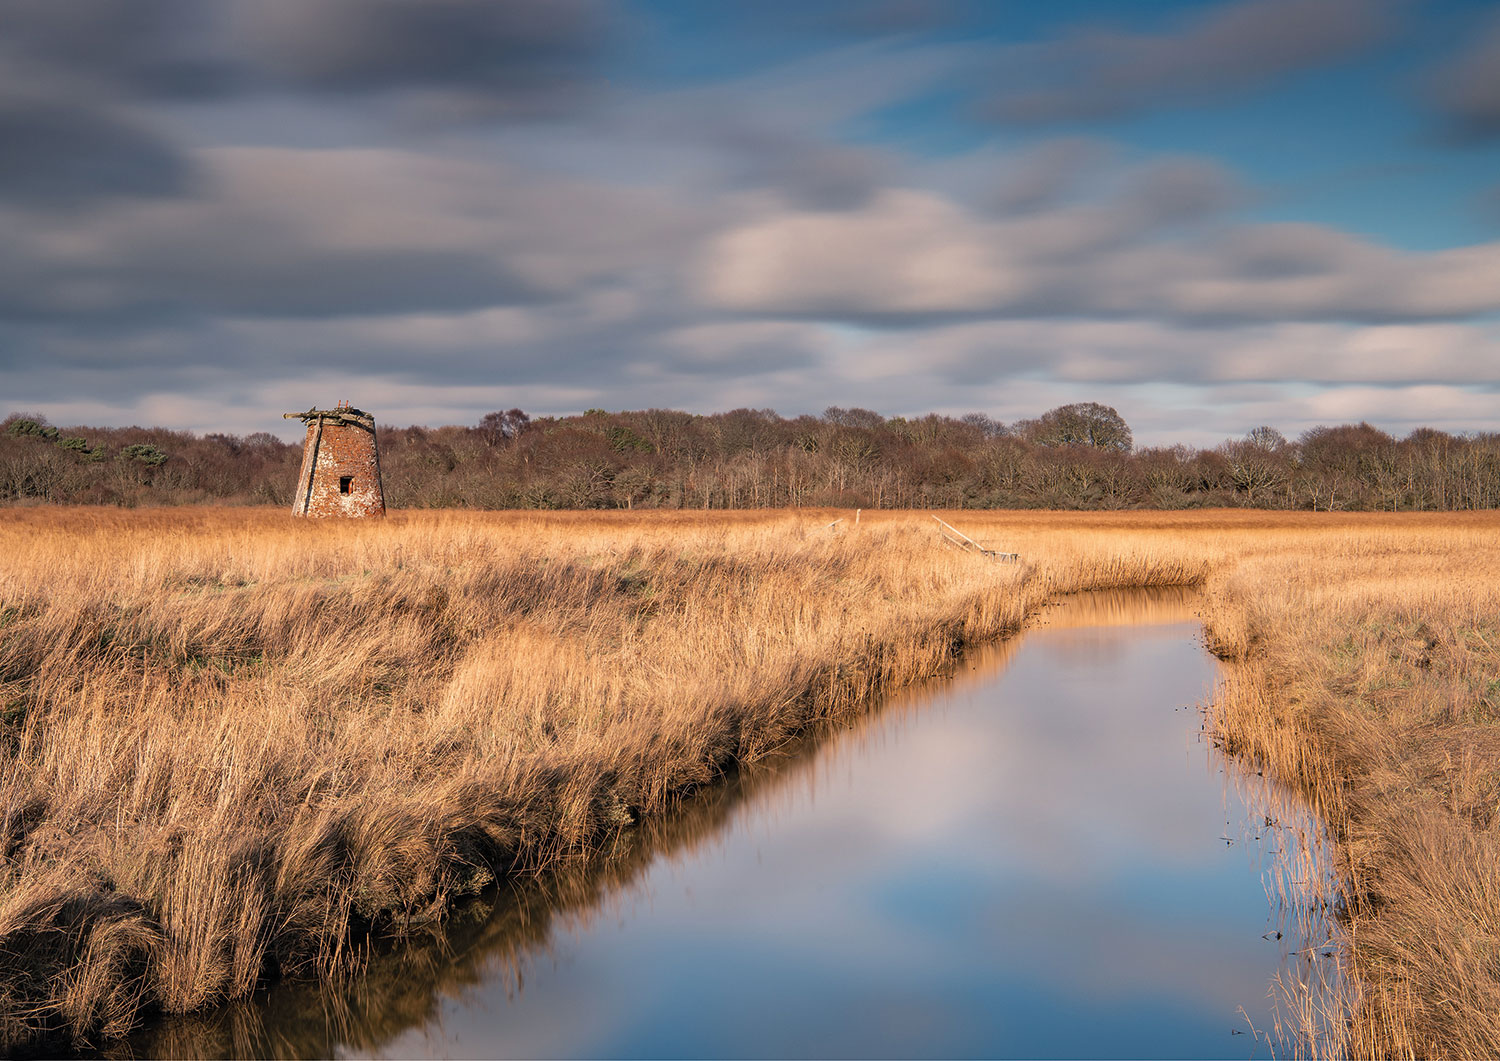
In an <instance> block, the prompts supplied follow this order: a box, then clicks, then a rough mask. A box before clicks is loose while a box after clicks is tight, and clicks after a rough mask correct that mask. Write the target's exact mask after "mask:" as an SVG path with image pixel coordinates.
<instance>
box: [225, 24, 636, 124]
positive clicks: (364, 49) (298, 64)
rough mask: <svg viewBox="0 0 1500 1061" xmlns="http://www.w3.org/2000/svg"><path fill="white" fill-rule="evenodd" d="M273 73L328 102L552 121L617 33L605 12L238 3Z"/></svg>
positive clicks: (256, 49)
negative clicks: (429, 102) (376, 95)
mask: <svg viewBox="0 0 1500 1061" xmlns="http://www.w3.org/2000/svg"><path fill="white" fill-rule="evenodd" d="M235 15H236V22H237V25H238V26H239V27H240V28H241V30H242V32H243V33H244V34H245V39H246V40H247V41H248V43H249V45H250V48H251V49H252V51H253V54H254V56H255V58H256V59H257V60H258V61H259V63H261V64H263V67H264V69H265V71H266V72H268V73H269V74H270V75H271V76H273V77H275V78H278V79H280V80H282V81H284V82H285V83H287V84H288V85H290V86H293V87H296V88H300V89H306V90H312V91H321V92H334V93H371V92H387V91H397V90H423V91H431V92H437V93H445V94H451V95H452V96H453V97H454V98H455V99H456V100H458V101H459V102H461V103H462V104H464V105H467V106H469V107H471V108H473V109H475V110H483V111H485V112H488V113H500V114H517V113H522V114H529V113H537V112H542V113H546V112H550V111H552V110H555V109H556V107H557V106H558V105H559V102H560V101H561V100H562V99H564V98H567V97H568V96H569V95H570V94H571V93H573V92H575V91H576V90H577V89H579V88H580V87H581V86H582V85H584V84H585V83H586V82H589V81H591V80H592V79H593V77H594V76H595V74H596V72H597V69H596V67H597V63H598V62H599V60H600V59H601V57H602V55H603V52H604V45H605V42H606V39H607V37H608V33H609V30H610V18H609V14H608V9H607V8H606V7H605V6H604V4H603V3H602V2H597V0H508V2H506V3H493V2H490V0H239V2H238V4H237V7H236V12H235Z"/></svg>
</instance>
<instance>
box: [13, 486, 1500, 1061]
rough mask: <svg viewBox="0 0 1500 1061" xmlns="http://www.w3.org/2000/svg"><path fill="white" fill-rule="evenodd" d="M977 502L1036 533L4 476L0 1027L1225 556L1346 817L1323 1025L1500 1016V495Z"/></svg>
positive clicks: (381, 930) (1344, 1047)
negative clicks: (471, 505) (1173, 502)
mask: <svg viewBox="0 0 1500 1061" xmlns="http://www.w3.org/2000/svg"><path fill="white" fill-rule="evenodd" d="M945 516H946V518H949V519H951V520H952V521H953V522H954V523H956V524H958V525H960V527H961V528H962V529H963V530H964V531H965V532H966V533H968V534H969V535H971V536H972V537H974V538H975V539H978V540H979V541H980V542H981V543H982V544H984V545H986V546H988V547H991V548H996V549H1000V550H1003V551H1007V552H1015V553H1018V554H1020V557H1021V561H1020V562H1019V563H1014V564H1003V563H997V562H994V561H992V560H990V559H987V558H983V557H980V556H977V555H976V554H974V553H972V552H968V551H964V550H961V549H957V548H953V547H950V546H947V545H945V544H944V543H943V541H942V539H941V537H940V536H939V534H938V531H937V526H936V524H935V523H934V522H933V520H932V518H931V514H930V513H925V512H876V513H869V512H866V513H863V514H861V516H860V517H859V520H858V522H856V521H855V518H854V513H852V512H840V511H832V510H827V511H825V510H789V511H755V512H701V513H697V512H652V513H624V512H621V513H611V514H598V513H579V512H575V513H547V514H537V513H524V514H523V513H514V512H489V513H485V512H462V513H460V512H399V513H396V514H393V515H392V516H390V517H389V518H387V519H385V520H381V521H369V522H332V521H330V522H306V521H295V520H292V519H290V518H289V517H287V516H286V514H285V513H284V512H282V511H279V510H271V509H259V508H257V509H248V508H247V509H219V508H195V509H141V510H129V511H127V510H116V509H98V508H56V507H48V508H23V509H9V510H5V511H3V512H0V557H3V559H0V707H3V722H0V727H3V730H0V734H3V742H0V852H3V855H4V863H3V874H4V877H3V884H0V1044H3V1046H4V1047H5V1048H7V1049H9V1050H19V1049H24V1048H28V1047H36V1046H38V1045H40V1046H42V1047H43V1048H47V1046H48V1045H52V1046H55V1045H57V1044H66V1043H68V1042H72V1043H75V1044H77V1045H80V1046H84V1045H93V1046H97V1045H100V1044H103V1043H106V1042H107V1041H108V1040H110V1039H112V1038H114V1037H117V1036H119V1035H121V1034H123V1033H125V1032H127V1031H129V1030H131V1029H132V1028H135V1027H137V1026H139V1025H140V1024H142V1023H144V1022H148V1021H151V1020H154V1019H155V1018H157V1017H158V1016H160V1015H164V1014H174V1013H185V1012H189V1011H193V1010H198V1009H201V1008H203V1007H207V1006H211V1005H214V1004H216V1003H220V1002H223V1001H226V1000H231V999H236V998H242V997H245V996H247V995H249V994H250V993H251V992H252V991H254V990H255V989H256V988H257V986H259V985H262V984H264V983H266V982H268V981H271V980H275V979H281V978H297V977H309V978H312V977H320V976H333V975H338V974H340V973H341V971H342V970H345V969H347V968H348V967H349V965H350V964H351V963H355V962H357V961H358V960H359V956H360V955H361V954H362V953H363V949H362V948H363V945H364V942H365V941H367V940H368V939H370V938H372V937H384V936H400V935H401V934H402V933H405V932H409V931H411V930H412V929H413V928H414V927H416V926H419V925H425V924H429V923H431V922H432V921H433V920H435V919H438V918H441V917H442V916H443V914H444V912H445V911H446V910H448V909H449V908H450V907H451V905H452V903H453V902H454V901H455V900H457V899H459V898H461V897H463V896H467V895H471V894H474V893H476V892H479V891H481V890H483V889H484V888H486V886H488V885H489V884H491V883H492V882H494V881H496V880H498V879H503V878H505V877H507V876H514V875H517V874H532V873H537V872H540V873H541V874H543V875H545V874H547V873H549V872H551V871H552V868H553V867H558V866H576V865H578V864H580V863H583V862H586V861H588V860H590V859H601V858H606V857H608V855H607V851H608V850H609V848H610V844H609V841H610V840H611V838H614V837H617V836H618V835H619V834H620V833H621V831H622V830H631V829H637V828H641V827H643V826H647V825H651V824H652V823H655V822H658V821H659V820H661V819H662V818H664V817H669V816H671V815H673V814H678V813H681V811H680V808H679V804H681V802H682V801H683V799H684V797H686V796H689V795H690V794H691V793H693V792H694V791H695V790H697V789H701V788H703V787H704V786H712V785H714V784H715V783H716V782H717V781H719V780H720V779H722V778H723V777H725V776H726V775H727V774H730V773H732V772H734V771H735V770H736V769H737V768H739V767H741V766H744V765H747V764H751V763H756V762H758V761H761V760H765V759H768V758H771V757H774V756H775V755H776V754H777V753H778V751H779V750H780V749H781V748H783V747H784V746H785V745H786V744H787V742H788V741H789V740H791V739H792V738H793V737H794V736H795V735H796V734H798V733H799V732H801V731H804V730H806V729H808V728H809V727H811V726H813V725H814V724H817V723H821V722H825V721H832V722H835V723H837V722H839V721H840V720H846V719H849V718H852V717H853V716H855V715H856V714H859V713H861V712H863V711H865V710H867V709H868V708H869V707H871V706H872V705H873V704H874V703H875V702H876V700H877V699H878V698H879V697H881V696H882V695H883V694H885V693H887V692H889V691H890V690H892V689H894V688H896V687H899V686H902V685H906V684H909V683H911V682H913V681H915V680H917V679H919V678H923V677H926V676H930V675H933V674H937V673H940V672H941V671H943V669H944V668H945V667H947V666H949V665H950V664H951V661H952V660H953V658H954V656H955V654H956V653H959V652H961V651H963V650H964V649H965V647H966V646H970V645H976V644H978V643H980V642H985V641H992V640H995V639H999V638H1004V637H1006V636H1009V635H1011V634H1013V633H1015V632H1016V631H1018V630H1019V629H1020V628H1021V627H1022V625H1023V624H1024V623H1025V622H1026V620H1027V617H1028V616H1029V615H1031V614H1033V613H1034V612H1036V610H1037V609H1038V608H1040V607H1041V606H1042V605H1043V604H1044V603H1045V602H1046V601H1048V600H1050V599H1053V598H1056V597H1059V596H1061V595H1064V594H1068V593H1072V592H1075V591H1080V590H1094V589H1112V588H1124V587H1168V586H1193V587H1197V588H1198V590H1199V592H1200V596H1199V598H1198V600H1199V608H1200V611H1201V618H1202V622H1203V625H1204V631H1205V639H1206V641H1207V643H1208V644H1209V646H1210V647H1211V649H1212V650H1213V651H1214V652H1215V654H1216V655H1218V656H1220V657H1221V658H1222V659H1223V660H1225V661H1226V665H1227V673H1228V676H1229V680H1228V681H1227V682H1226V683H1225V684H1224V685H1223V686H1222V687H1221V690H1220V694H1219V696H1218V697H1217V699H1216V701H1215V703H1214V704H1212V705H1211V707H1210V709H1209V725H1210V727H1211V731H1212V734H1213V738H1214V740H1215V741H1216V742H1217V743H1218V744H1219V745H1221V746H1222V747H1223V748H1224V749H1226V750H1227V751H1228V752H1229V753H1230V754H1232V755H1235V756H1238V757H1240V758H1241V759H1242V760H1244V761H1246V762H1249V763H1252V764H1255V765H1256V766H1257V767H1258V768H1259V769H1263V770H1265V771H1266V772H1267V773H1268V774H1270V775H1272V776H1274V777H1277V778H1279V779H1281V780H1282V781H1284V782H1285V783H1287V784H1288V785H1290V786H1292V787H1294V788H1295V789H1297V790H1299V791H1300V792H1301V793H1302V794H1303V795H1304V796H1305V797H1306V798H1307V800H1308V801H1310V803H1311V805H1312V806H1314V807H1316V808H1317V810H1318V811H1319V813H1321V814H1322V815H1323V817H1324V819H1325V820H1326V822H1327V824H1328V827H1329V829H1330V831H1331V833H1332V835H1334V836H1335V837H1336V838H1337V840H1338V845H1337V854H1336V861H1337V866H1336V867H1335V869H1336V876H1337V879H1338V881H1339V884H1338V888H1339V895H1338V896H1337V897H1336V898H1337V899H1338V900H1339V907H1338V908H1339V910H1340V911H1341V916H1342V918H1343V919H1344V921H1345V931H1344V933H1343V936H1344V939H1345V941H1346V942H1345V950H1346V953H1345V954H1343V955H1342V962H1343V967H1344V969H1345V972H1346V976H1345V977H1344V978H1343V983H1344V997H1342V998H1340V999H1339V1000H1337V1006H1338V1007H1340V1008H1339V1010H1338V1012H1337V1013H1335V1014H1334V1015H1333V1016H1334V1019H1333V1020H1332V1022H1331V1027H1332V1028H1333V1031H1334V1039H1333V1040H1332V1041H1330V1040H1328V1039H1326V1038H1325V1039H1323V1040H1321V1041H1319V1042H1316V1043H1311V1044H1309V1048H1310V1049H1315V1050H1316V1051H1318V1052H1323V1053H1329V1054H1337V1053H1350V1054H1354V1055H1359V1056H1395V1055H1401V1056H1406V1055H1417V1056H1432V1055H1439V1054H1441V1055H1454V1056H1494V1055H1496V1054H1497V1053H1500V1017H1497V1016H1496V1015H1497V1014H1500V950H1497V944H1496V940H1497V938H1500V932H1497V926H1500V832H1497V830H1500V821H1497V812H1500V736H1497V732H1500V731H1497V728H1496V723H1497V719H1500V654H1497V647H1496V646H1497V645H1500V607H1497V605H1500V537H1497V532H1500V515H1496V514H1492V513H1464V514H1453V513H1445V514H1400V515H1393V514H1348V513H1337V514H1324V513H1284V512H1264V511H1245V510H1215V511H1194V512H1124V513H1058V512H1009V511H987V512H973V511H970V512H964V513H962V514H951V515H948V514H945ZM835 520H839V522H837V523H834V522H833V521H835ZM830 524H832V526H830ZM1319 1016H1326V1015H1308V1021H1309V1025H1311V1024H1313V1023H1317V1020H1316V1019H1315V1018H1317V1017H1319ZM1346 1018H1347V1019H1346ZM1325 1023H1327V1022H1325Z"/></svg>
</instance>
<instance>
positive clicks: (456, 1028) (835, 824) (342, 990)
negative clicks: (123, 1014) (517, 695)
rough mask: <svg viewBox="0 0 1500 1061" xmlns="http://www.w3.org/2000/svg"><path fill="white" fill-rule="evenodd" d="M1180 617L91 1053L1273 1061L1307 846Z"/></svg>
mask: <svg viewBox="0 0 1500 1061" xmlns="http://www.w3.org/2000/svg"><path fill="white" fill-rule="evenodd" d="M1196 604H1197V600H1196V597H1195V596H1194V595H1193V594H1191V593H1190V592H1188V591H1137V592H1110V593H1100V594H1082V595H1078V596H1075V597H1070V598H1066V599H1064V600H1063V601H1061V602H1059V603H1058V604H1057V605H1056V606H1053V607H1050V608H1048V609H1047V610H1046V611H1045V612H1044V614H1043V615H1042V616H1040V617H1039V618H1038V620H1037V621H1036V622H1035V623H1034V624H1033V625H1032V626H1031V627H1030V628H1029V629H1028V630H1027V632H1026V633H1024V634H1023V635H1022V636H1020V637H1017V638H1015V639H1012V640H1010V641H1007V642H1003V643H1000V644H997V645H992V646H988V647H986V648H983V649H980V650H978V651H976V652H973V653H971V654H970V655H968V656H966V657H965V658H964V659H963V660H962V661H961V662H960V663H959V664H958V665H956V667H955V669H954V671H953V672H952V673H951V674H949V675H947V676H945V677H944V678H942V679H938V680H935V681H932V682H926V683H922V684H921V685H920V686H913V687H911V688H909V689H906V690H903V691H901V692H900V693H898V694H897V695H895V696H893V697H892V698H891V699H890V700H889V701H888V702H886V703H885V704H884V705H882V706H881V707H880V708H879V709H877V710H876V711H874V712H872V713H871V714H870V715H868V716H867V717H865V718H863V719H861V720H859V721H858V722H857V723H855V724H854V725H852V726H847V727H845V728H842V729H837V730H830V731H828V732H822V733H816V734H811V735H809V736H808V737H806V738H805V739H802V740H800V741H798V742H797V744H796V745H795V746H792V747H789V748H788V749H786V751H785V753H784V754H782V755H780V756H778V757H775V758H774V759H773V760H772V761H770V762H766V763H761V764H757V765H756V766H754V767H751V768H747V769H745V770H743V771H741V772H740V773H739V774H737V775H736V776H733V777H731V778H729V779H728V780H727V781H726V783H725V784H723V785H719V786H716V787H714V788H712V789H709V790H705V791H703V792H701V793H699V794H697V795H695V796H694V797H693V798H692V799H690V800H687V801H685V802H684V803H683V805H682V807H681V809H680V810H679V811H678V812H676V813H674V814H672V815H670V816H666V817H664V818H661V819H658V820H649V821H646V822H644V823H643V824H641V825H640V826H638V827H636V828H633V829H631V830H628V831H626V832H624V833H622V834H621V836H620V837H619V839H618V841H617V843H616V846H615V850H614V851H613V852H612V853H611V856H610V857H607V858H600V859H598V860H596V861H594V862H592V863H590V864H589V865H587V866H568V867H563V868H561V869H556V870H552V871H549V872H548V873H546V874H544V875H541V876H539V877H536V878H528V879H524V880H517V881H513V882H510V883H508V884H506V885H504V886H502V887H499V888H497V889H495V890H493V891H492V892H490V893H489V894H487V895H485V896H483V897H481V898H480V899H477V900H475V901H473V902H470V903H467V904H465V905H463V906H461V907H460V908H458V909H457V910H456V911H455V912H454V913H453V916H452V917H451V918H449V919H448V920H446V921H445V922H443V923H442V924H441V925H438V926H433V927H432V928H431V929H429V930H426V931H425V932H419V933H418V934H416V935H415V936H414V937H411V938H408V939H406V940H404V941H402V942H401V943H400V944H399V945H393V946H389V947H386V948H383V949H382V950H380V951H378V952H373V953H371V954H370V955H369V956H368V960H367V961H366V962H365V963H364V965H363V967H362V968H361V969H360V970H359V971H358V972H357V973H356V974H354V975H351V976H348V977H345V978H343V979H341V980H339V981H336V982H332V983H322V984H298V983H285V984H279V985H276V986H274V987H272V988H270V989H269V990H267V991H265V992H262V993H261V994H260V995H259V996H257V997H256V998H254V999H252V1000H250V1001H247V1002H244V1003H239V1004H235V1005H231V1006H226V1007H223V1008H220V1009H217V1010H214V1011H210V1012H207V1013H203V1014H197V1015H193V1016H191V1017H187V1018H179V1019H174V1020H171V1021H168V1022H165V1023H163V1024H161V1025H158V1026H156V1027H154V1028H152V1029H150V1030H148V1031H147V1032H144V1033H142V1034H140V1035H138V1036H137V1037H135V1038H133V1039H131V1040H128V1041H125V1042H121V1043H117V1044H114V1046H113V1047H110V1048H107V1049H106V1051H105V1052H106V1053H108V1054H112V1055H116V1056H121V1055H125V1056H128V1055H141V1056H174V1057H183V1056H226V1057H228V1056H232V1057H250V1056H259V1057H330V1056H393V1057H410V1056H474V1057H689V1056H693V1057H698V1056H724V1057H752V1056H753V1057H775V1056H828V1057H852V1056H856V1055H859V1056H876V1057H879V1056H902V1057H919V1056H942V1057H959V1056H984V1057H1007V1056H1012V1057H1077V1056H1112V1057H1126V1056H1150V1057H1169V1056H1182V1057H1266V1056H1271V1055H1272V1053H1273V1052H1274V1054H1275V1055H1277V1056H1286V1055H1287V1054H1290V1053H1295V1052H1298V1047H1299V1043H1298V1042H1296V1041H1295V1040H1294V1038H1293V1035H1294V1029H1293V1027H1292V1026H1293V1025H1295V1024H1297V1023H1298V1019H1299V1012H1300V1013H1301V1014H1302V1015H1303V1022H1304V1023H1305V1022H1306V1019H1307V1017H1308V1015H1311V1019H1312V1020H1313V1021H1314V1022H1316V1020H1317V1019H1318V1018H1319V1016H1320V1014H1319V1013H1318V1010H1319V1008H1320V1007H1321V1008H1323V1009H1332V1008H1333V1000H1334V996H1335V992H1336V989H1337V980H1338V974H1337V961H1338V943H1337V927H1336V925H1334V924H1333V922H1332V919H1331V918H1329V917H1327V916H1326V913H1327V910H1326V907H1325V906H1324V905H1323V904H1322V902H1321V896H1322V895H1325V894H1328V889H1327V888H1326V887H1320V886H1319V882H1320V879H1321V877H1322V876H1323V875H1324V874H1325V873H1326V866H1328V865H1329V864H1330V863H1331V859H1329V858H1327V857H1325V855H1324V850H1325V844H1326V839H1325V837H1324V834H1323V831H1322V829H1321V827H1320V825H1319V823H1318V821H1317V820H1316V817H1315V816H1314V815H1312V814H1311V813H1310V812H1309V811H1308V810H1307V808H1305V807H1304V806H1302V805H1301V804H1300V803H1299V802H1298V800H1297V799H1296V798H1294V797H1293V796H1292V795H1291V793H1290V792H1288V791H1286V790H1284V789H1282V788H1280V787H1279V786H1277V785H1275V784H1273V783H1271V782H1270V781H1268V780H1267V779H1265V778H1263V777H1260V776H1258V775H1257V774H1256V772H1255V771H1254V770H1253V768H1248V767H1246V766H1245V765H1244V764H1239V763H1235V762H1232V761H1229V760H1226V759H1225V758H1224V757H1223V756H1222V755H1221V754H1220V753H1218V752H1217V751H1216V750H1215V749H1214V748H1213V747H1212V745H1211V743H1210V742H1209V741H1208V740H1207V738H1206V736H1205V731H1204V722H1203V714H1202V710H1201V708H1202V705H1203V704H1204V703H1205V702H1206V701H1207V699H1208V698H1210V697H1211V696H1212V695H1213V691H1214V689H1215V686H1216V684H1217V683H1218V682H1219V681H1220V680H1221V679H1222V675H1221V674H1220V672H1219V669H1218V666H1217V664H1216V663H1215V662H1214V660H1213V659H1212V658H1211V657H1210V656H1209V655H1208V654H1207V653H1206V652H1205V651H1204V650H1203V648H1202V646H1201V644H1200V641H1199V637H1200V628H1199V624H1198V620H1197V617H1196V615H1195V614H1194V608H1195V606H1196ZM1306 1045H1307V1044H1305V1043H1302V1044H1300V1046H1301V1047H1302V1048H1304V1049H1305V1048H1306Z"/></svg>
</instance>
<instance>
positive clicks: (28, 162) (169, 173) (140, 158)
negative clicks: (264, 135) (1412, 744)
mask: <svg viewBox="0 0 1500 1061" xmlns="http://www.w3.org/2000/svg"><path fill="white" fill-rule="evenodd" d="M0 144H3V145H4V150H3V151H0V198H3V199H8V200H12V201H16V202H22V203H28V204H31V205H34V206H51V207H59V206H61V207H71V206H77V205H79V204H81V203H84V202H87V201H89V200H93V199H97V198H101V197H114V196H168V195H178V194H181V193H183V192H184V191H186V190H187V188H188V187H189V185H190V183H191V177H192V173H193V167H192V164H191V163H190V162H189V160H188V159H187V158H186V157H184V156H183V155H182V154H181V153H179V152H178V150H177V149H176V147H175V146H174V145H173V144H172V143H171V142H170V141H169V140H167V139H166V138H165V137H163V136H161V135H160V134H159V133H157V132H155V131H154V130H152V129H151V128H150V127H148V126H147V125H145V124H144V123H142V122H140V121H137V120H135V119H133V118H131V117H130V116H129V115H127V114H124V113H122V112H120V111H119V110H117V109H115V108H110V107H106V106H99V105H93V104H90V103H77V102H73V101H70V100H68V99H66V98H65V97H62V96H57V97H53V98H46V97H38V96H29V97H28V96H25V95H22V94H19V93H15V92H9V93H7V92H3V91H0Z"/></svg>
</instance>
